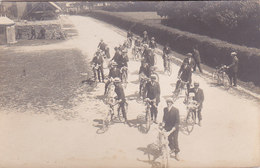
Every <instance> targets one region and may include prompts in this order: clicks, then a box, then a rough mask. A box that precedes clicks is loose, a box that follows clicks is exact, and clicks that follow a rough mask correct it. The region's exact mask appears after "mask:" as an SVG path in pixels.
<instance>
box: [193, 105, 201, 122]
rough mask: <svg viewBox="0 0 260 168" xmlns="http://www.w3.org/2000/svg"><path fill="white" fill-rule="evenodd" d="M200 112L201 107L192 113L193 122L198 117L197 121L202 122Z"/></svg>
mask: <svg viewBox="0 0 260 168" xmlns="http://www.w3.org/2000/svg"><path fill="white" fill-rule="evenodd" d="M201 110H202V107H199V108H198V110H197V111H195V110H194V111H193V113H194V117H195V120H196V118H197V117H198V119H199V121H201V120H202V115H201Z"/></svg>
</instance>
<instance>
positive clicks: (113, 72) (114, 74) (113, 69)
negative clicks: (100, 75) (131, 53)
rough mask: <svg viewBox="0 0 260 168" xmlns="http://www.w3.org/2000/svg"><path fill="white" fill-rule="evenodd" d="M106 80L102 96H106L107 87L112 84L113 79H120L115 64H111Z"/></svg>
mask: <svg viewBox="0 0 260 168" xmlns="http://www.w3.org/2000/svg"><path fill="white" fill-rule="evenodd" d="M108 78H109V80H108V81H107V82H106V84H105V92H104V95H105V94H106V92H107V87H108V85H109V84H110V83H111V82H112V80H114V79H115V78H119V79H121V72H120V69H118V68H117V63H116V62H112V64H111V68H110V70H109V74H108Z"/></svg>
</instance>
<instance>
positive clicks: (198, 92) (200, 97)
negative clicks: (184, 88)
mask: <svg viewBox="0 0 260 168" xmlns="http://www.w3.org/2000/svg"><path fill="white" fill-rule="evenodd" d="M188 93H189V94H190V93H194V95H195V96H194V98H193V100H195V101H196V103H197V105H198V109H197V112H196V113H197V114H198V115H197V116H198V119H199V123H198V125H199V126H201V120H202V116H201V110H202V105H203V101H204V93H203V90H202V89H201V88H199V83H198V82H194V87H193V88H190V89H189V92H188ZM195 117H196V114H195ZM195 119H196V118H195Z"/></svg>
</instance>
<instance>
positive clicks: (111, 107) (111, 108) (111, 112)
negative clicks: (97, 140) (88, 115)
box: [98, 99, 118, 134]
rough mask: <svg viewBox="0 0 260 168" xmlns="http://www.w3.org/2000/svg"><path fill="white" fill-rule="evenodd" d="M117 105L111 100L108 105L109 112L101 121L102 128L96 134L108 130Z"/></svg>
mask: <svg viewBox="0 0 260 168" xmlns="http://www.w3.org/2000/svg"><path fill="white" fill-rule="evenodd" d="M117 104H118V102H117V101H115V99H113V101H111V102H110V103H109V110H108V112H107V114H106V116H105V118H104V119H103V120H102V126H101V128H100V129H99V130H98V133H100V134H101V133H104V132H106V131H107V130H108V128H109V125H110V123H111V121H112V120H113V115H114V106H116V105H117Z"/></svg>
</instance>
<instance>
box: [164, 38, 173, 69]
mask: <svg viewBox="0 0 260 168" xmlns="http://www.w3.org/2000/svg"><path fill="white" fill-rule="evenodd" d="M170 53H171V49H170V47H169V44H168V43H166V44H165V46H164V47H163V56H162V57H163V67H164V72H165V71H166V68H167V67H166V64H167V61H170V56H169V55H170Z"/></svg>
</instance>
